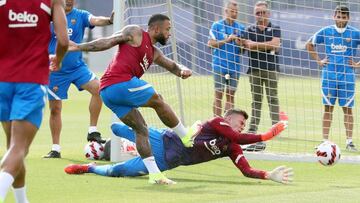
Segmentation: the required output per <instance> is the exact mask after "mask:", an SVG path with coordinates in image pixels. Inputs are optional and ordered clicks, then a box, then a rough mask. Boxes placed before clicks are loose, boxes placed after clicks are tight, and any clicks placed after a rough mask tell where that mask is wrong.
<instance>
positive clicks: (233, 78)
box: [225, 73, 240, 111]
mask: <svg viewBox="0 0 360 203" xmlns="http://www.w3.org/2000/svg"><path fill="white" fill-rule="evenodd" d="M229 76H230V78H229V79H227V84H228V86H227V90H226V103H225V111H227V110H229V109H232V108H234V103H235V92H236V89H237V86H238V82H239V77H240V73H232V74H229Z"/></svg>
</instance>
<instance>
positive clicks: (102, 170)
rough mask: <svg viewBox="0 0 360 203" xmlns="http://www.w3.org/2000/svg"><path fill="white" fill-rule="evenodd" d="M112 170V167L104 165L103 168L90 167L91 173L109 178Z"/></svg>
mask: <svg viewBox="0 0 360 203" xmlns="http://www.w3.org/2000/svg"><path fill="white" fill-rule="evenodd" d="M110 168H111V165H103V166H89V170H88V172H89V173H95V174H97V175H101V176H109V175H108V171H109V169H110Z"/></svg>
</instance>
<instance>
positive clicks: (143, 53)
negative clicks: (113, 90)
mask: <svg viewBox="0 0 360 203" xmlns="http://www.w3.org/2000/svg"><path fill="white" fill-rule="evenodd" d="M153 57H154V47H153V45H152V43H151V39H150V35H149V33H147V32H145V31H142V41H141V45H140V46H138V47H133V46H131V45H129V44H127V43H124V44H120V45H119V49H118V52H117V53H116V56H115V57H114V59H113V60H112V61H111V63H110V65H109V66H108V68H107V69H106V71H105V74H104V75H103V76H102V78H101V80H100V89H103V88H105V87H107V86H110V85H113V84H116V83H120V82H125V81H129V80H130V79H131V78H133V77H137V78H140V77H141V76H142V75H143V74H144V73H145V71H146V70H147V69H148V68H149V66H150V65H151V64H152V62H153Z"/></svg>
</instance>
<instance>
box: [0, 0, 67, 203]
mask: <svg viewBox="0 0 360 203" xmlns="http://www.w3.org/2000/svg"><path fill="white" fill-rule="evenodd" d="M25 16H27V17H25ZM51 21H53V22H54V29H55V31H56V39H57V42H58V43H57V46H56V51H55V55H53V56H51V60H50V70H54V71H55V70H58V69H59V66H60V63H61V61H62V59H63V57H64V55H65V53H66V50H67V48H68V43H69V39H68V36H67V32H66V17H65V12H64V2H63V1H62V0H27V1H16V0H8V1H0V22H1V23H0V33H1V37H0V64H1V65H0V71H1V74H0V121H1V124H2V127H3V129H4V132H5V135H6V145H7V151H6V153H5V154H4V156H3V157H2V160H1V166H0V203H3V202H4V201H5V197H6V194H7V192H8V191H9V189H10V187H11V186H12V187H13V188H14V194H15V201H16V202H24V203H27V202H29V201H28V199H27V196H26V187H25V176H26V169H25V157H26V155H27V154H28V152H29V148H30V145H31V142H32V141H33V139H34V137H35V134H36V132H37V131H38V129H39V127H40V124H41V120H42V117H43V110H44V107H45V101H46V87H45V85H46V84H47V83H48V78H49V54H48V51H47V49H48V45H49V41H50V35H51V33H50V22H51Z"/></svg>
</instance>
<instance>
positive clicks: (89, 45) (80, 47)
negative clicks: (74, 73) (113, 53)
mask: <svg viewBox="0 0 360 203" xmlns="http://www.w3.org/2000/svg"><path fill="white" fill-rule="evenodd" d="M139 33H141V28H140V27H139V26H134V25H128V26H126V27H124V28H123V29H122V30H120V31H119V32H117V33H115V34H113V35H112V36H109V37H103V38H99V39H96V40H93V41H91V42H86V43H82V44H76V43H73V42H72V43H70V46H69V51H92V52H96V51H104V50H107V49H110V48H111V47H114V46H116V45H118V44H123V43H129V44H131V45H136V43H137V42H138V41H139V37H140V38H141V36H139ZM140 42H141V39H140Z"/></svg>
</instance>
